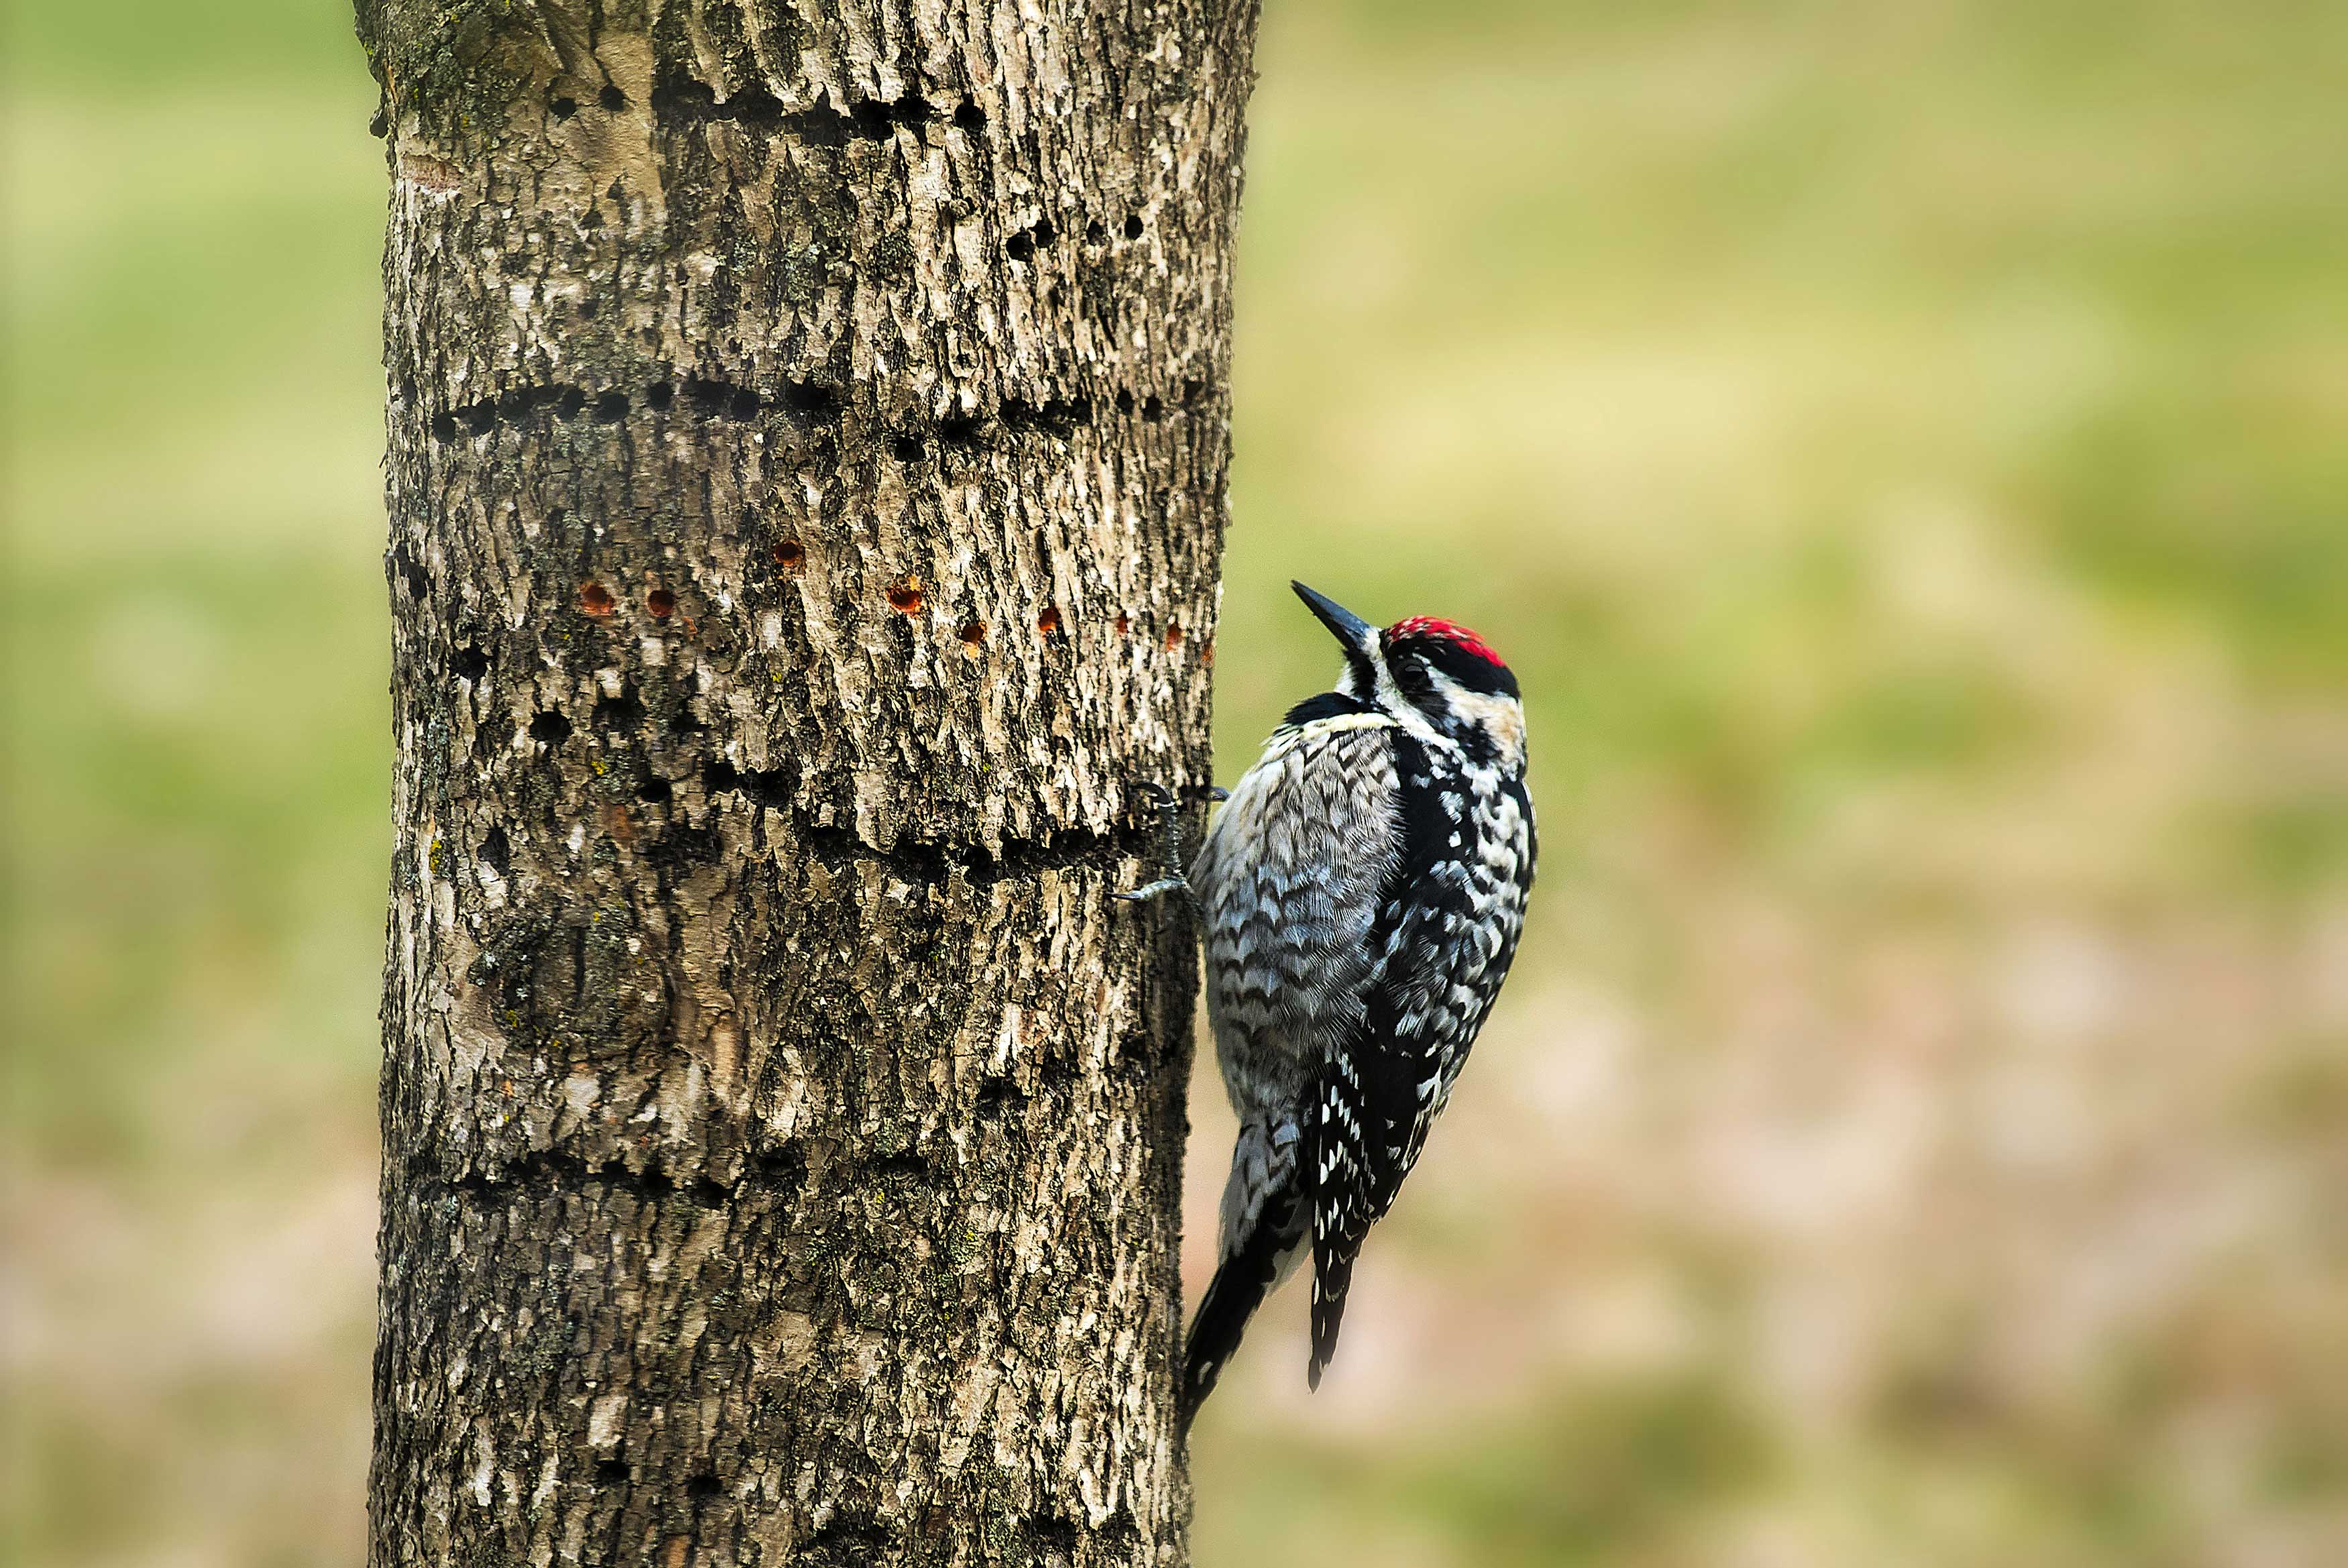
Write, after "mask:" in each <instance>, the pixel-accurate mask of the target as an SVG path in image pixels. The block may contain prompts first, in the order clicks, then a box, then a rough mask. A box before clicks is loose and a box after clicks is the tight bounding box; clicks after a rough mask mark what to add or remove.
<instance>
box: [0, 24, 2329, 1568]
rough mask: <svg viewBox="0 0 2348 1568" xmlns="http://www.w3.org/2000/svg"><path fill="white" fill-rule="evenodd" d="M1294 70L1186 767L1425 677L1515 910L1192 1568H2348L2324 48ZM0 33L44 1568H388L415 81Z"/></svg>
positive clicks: (315, 55)
mask: <svg viewBox="0 0 2348 1568" xmlns="http://www.w3.org/2000/svg"><path fill="white" fill-rule="evenodd" d="M1267 10H1268V12H1269V15H1267V16H1266V18H1265V23H1264V32H1263V40H1262V51H1261V56H1260V58H1261V64H1262V72H1263V77H1262V87H1261V89H1260V91H1259V94H1258V97H1257V100H1256V104H1255V108H1254V118H1253V126H1254V130H1253V135H1252V144H1251V153H1250V158H1251V166H1250V173H1249V185H1248V207H1247V213H1246V220H1245V223H1244V225H1243V234H1244V239H1243V248H1244V256H1243V262H1242V280H1243V282H1242V294H1241V343H1240V353H1239V370H1238V431H1237V439H1238V453H1239V456H1238V462H1237V468H1236V471H1235V475H1234V512H1235V528H1234V530H1233V533H1232V536H1231V552H1230V557H1229V562H1228V578H1227V589H1226V594H1225V601H1224V608H1225V619H1224V626H1223V633H1222V652H1223V655H1224V656H1223V657H1222V658H1221V660H1220V663H1219V667H1218V679H1219V682H1220V689H1219V697H1218V706H1219V720H1218V735H1217V742H1218V749H1219V754H1220V759H1221V760H1220V769H1221V771H1222V773H1223V774H1224V775H1225V776H1226V777H1227V778H1228V777H1229V776H1231V775H1233V774H1236V773H1237V772H1238V771H1239V770H1240V769H1241V767H1243V766H1244V765H1245V764H1246V762H1247V760H1248V758H1249V756H1250V755H1251V751H1252V748H1253V744H1254V743H1255V741H1256V739H1257V738H1258V737H1259V736H1260V735H1261V734H1262V733H1263V731H1264V730H1265V729H1266V728H1267V727H1268V726H1269V724H1270V723H1272V721H1273V719H1274V718H1275V717H1276V715H1277V713H1278V712H1279V711H1280V709H1281V708H1282V707H1283V706H1284V705H1285V704H1286V702H1289V701H1290V700H1292V698H1293V697H1294V696H1296V695H1298V694H1300V693H1302V692H1306V691H1309V690H1311V689H1313V687H1314V686H1315V685H1316V684H1318V683H1319V682H1322V681H1323V680H1324V679H1325V677H1326V676H1327V674H1328V673H1329V669H1328V666H1329V662H1330V661H1329V651H1328V649H1327V648H1326V646H1325V643H1324V640H1323V638H1322V636H1321V634H1320V633H1319V631H1318V630H1317V629H1316V628H1314V627H1313V624H1312V623H1311V622H1310V621H1309V620H1307V619H1306V618H1304V617H1303V616H1302V615H1301V614H1300V613H1298V611H1297V610H1296V609H1295V607H1294V605H1293V604H1292V601H1291V600H1289V599H1288V597H1287V594H1286V591H1285V587H1284V584H1285V581H1286V579H1288V578H1289V577H1291V576H1296V577H1302V578H1303V579H1306V580H1308V581H1311V582H1313V583H1314V584H1315V586H1317V587H1320V588H1322V589H1325V590H1327V591H1329V592H1331V593H1333V594H1334V595H1336V596H1337V597H1339V598H1340V599H1341V600H1344V602H1346V603H1348V604H1350V605H1352V606H1353V607H1354V608H1355V609H1357V610H1361V611H1362V612H1364V613H1365V614H1367V615H1370V616H1371V617H1372V618H1374V619H1378V620H1387V619H1392V618H1395V617H1397V616H1399V615H1402V614H1404V613H1409V612H1420V611H1425V612H1433V613H1442V614H1447V615H1450V616H1453V617H1455V618H1457V619H1460V620H1466V621H1468V622H1469V623H1470V624H1473V625H1476V626H1477V627H1478V629H1479V630H1482V631H1483V632H1484V633H1485V634H1486V635H1487V636H1488V638H1489V639H1490V640H1491V641H1493V642H1494V644H1495V645H1496V646H1498V647H1499V648H1500V649H1501V650H1502V651H1503V652H1505V653H1506V654H1508V655H1509V658H1510V660H1511V661H1512V663H1514V665H1515V666H1516V668H1517V669H1518V671H1519V673H1520V675H1521V676H1522V677H1523V679H1524V681H1525V683H1526V687H1527V690H1528V692H1529V694H1530V698H1531V707H1532V723H1533V726H1534V739H1535V747H1536V753H1535V781H1534V782H1535V793H1536V796H1537V798H1538V800H1539V802H1540V808H1541V811H1542V814H1543V818H1542V820H1543V829H1544V831H1543V848H1544V856H1545V858H1544V865H1543V878H1542V886H1541V889H1540V895H1539V897H1537V899H1536V902H1535V907H1534V915H1533V925H1532V927H1531V929H1530V931H1529V935H1528V939H1527V948H1526V950H1525V953H1524V956H1523V958H1521V959H1520V962H1519V975H1518V978H1517V979H1515V980H1514V981H1512V983H1511V986H1510V989H1509V993H1508V995H1507V996H1506V997H1505V998H1504V999H1503V1001H1502V1004H1501V1007H1500V1010H1499V1012H1498V1015H1497V1016H1496V1019H1495V1020H1494V1022H1493V1024H1492V1026H1491V1028H1490V1029H1489V1030H1488V1032H1487V1034H1486V1037H1485V1040H1484V1041H1483V1043H1482V1045H1481V1046H1480V1047H1479V1050H1478V1062H1477V1067H1476V1070H1475V1071H1472V1072H1470V1073H1469V1074H1468V1076H1467V1078H1466V1079H1465V1081H1463V1085H1462V1089H1461V1091H1460V1094H1459V1096H1458V1098H1457V1101H1456V1102H1455V1105H1454V1109H1453V1111H1452V1112H1451V1115H1450V1117H1449V1119H1448V1120H1447V1123H1446V1125H1445V1127H1444V1128H1443V1129H1442V1130H1441V1131H1440V1132H1438V1133H1437V1136H1436V1138H1435V1140H1434V1143H1433V1144H1432V1147H1431V1150H1430V1153H1429V1156H1428V1159H1427V1161H1426V1164H1425V1165H1424V1166H1423V1167H1422V1169H1421V1172H1420V1173H1419V1174H1418V1175H1417V1176H1416V1177H1415V1178H1414V1183H1413V1187H1412V1191H1411V1193H1410V1194H1409V1195H1408V1196H1407V1197H1406V1199H1405V1201H1404V1203H1403V1204H1402V1205H1401V1207H1400V1208H1399V1209H1398V1211H1397V1212H1396V1214H1395V1216H1394V1218H1393V1219H1392V1220H1391V1221H1390V1222H1389V1223H1388V1224H1387V1225H1385V1227H1383V1228H1382V1229H1381V1230H1380V1232H1379V1234H1378V1235H1377V1237H1376V1238H1375V1240H1374V1242H1373V1244H1372V1246H1371V1249H1370V1252H1369V1254H1368V1256H1367V1259H1366V1261H1365V1265H1364V1270H1363V1281H1364V1286H1365V1287H1364V1288H1363V1289H1362V1290H1361V1291H1359V1292H1357V1293H1356V1296H1355V1300H1354V1309H1353V1314H1352V1317H1351V1319H1350V1321H1349V1324H1348V1338H1347V1345H1346V1353H1345V1356H1344V1359H1343V1360H1342V1361H1341V1362H1340V1364H1339V1366H1338V1368H1336V1372H1335V1374H1334V1376H1333V1378H1332V1379H1331V1380H1330V1383H1329V1384H1328V1385H1327V1386H1326V1387H1324V1389H1323V1391H1322V1393H1321V1394H1319V1395H1318V1396H1315V1397H1314V1398H1313V1399H1310V1400H1307V1399H1306V1398H1305V1397H1304V1393H1303V1378H1302V1369H1303V1326H1302V1293H1301V1292H1291V1293H1290V1294H1289V1296H1287V1297H1283V1298H1282V1300H1281V1301H1280V1302H1278V1303H1277V1304H1276V1305H1275V1307H1274V1308H1273V1310H1272V1313H1271V1314H1270V1316H1269V1317H1268V1318H1267V1320H1266V1321H1265V1323H1264V1324H1263V1326H1262V1327H1261V1328H1260V1329H1259V1330H1258V1332H1257V1333H1256V1334H1255V1335H1254V1336H1253V1337H1251V1342H1250V1348H1249V1351H1248V1353H1247V1355H1246V1356H1245V1357H1244V1358H1242V1360H1241V1362H1240V1363H1239V1364H1237V1365H1236V1366H1235V1367H1234V1368H1233V1370H1232V1373H1231V1377H1230V1378H1227V1380H1226V1383H1225V1388H1224V1391H1223V1393H1222V1394H1221V1395H1220V1397H1219V1399H1217V1400H1216V1402H1215V1403H1214V1404H1213V1405H1212V1406H1210V1409H1209V1411H1208V1414H1207V1416H1206V1417H1205V1418H1204V1419H1203V1420H1202V1423H1201V1427H1200V1433H1199V1435H1198V1441H1197V1443H1196V1446H1195V1471H1196V1478H1197V1482H1198V1490H1199V1511H1198V1523H1197V1557H1198V1560H1199V1561H1200V1563H1210V1564H1224V1563H1231V1564H1237V1563H1269V1562H1282V1563H1288V1564H1291V1565H1292V1568H1318V1565H1322V1564H1330V1565H1335V1564H1360V1565H1364V1568H1385V1565H1393V1568H1403V1565H1420V1564H1428V1565H1437V1564H1442V1565H1447V1564H1484V1563H1490V1564H1503V1565H1515V1564H1546V1563H1561V1564H1583V1563H1588V1564H1608V1565H1631V1564H1639V1565H1657V1568H1663V1565H1677V1564H1694V1563H1730V1564H1738V1565H1744V1564H1750V1565H1753V1568H1778V1565H1781V1564H1782V1565H1786V1568H1806V1565H1808V1564H1828V1565H1841V1564H1851V1565H1869V1564H1883V1563H1898V1564H1918V1565H1927V1568H1929V1565H1940V1564H1949V1565H1957V1564H1964V1565H1974V1564H1982V1565H1988V1564H1997V1565H2007V1564H2014V1565H2025V1568H2028V1565H2037V1564H2048V1565H2068V1564H2080V1565H2091V1564H2096V1565H2100V1564H2110V1565H2113V1568H2122V1565H2126V1568H2137V1565H2155V1568H2157V1565H2164V1564H2177V1565H2180V1568H2181V1565H2186V1564H2229V1565H2230V1564H2242V1565H2246V1568H2296V1565H2299V1564H2306V1565H2309V1568H2315V1565H2318V1564H2331V1563H2341V1562H2348V1205H2343V1201H2342V1198H2343V1193H2348V109H2343V105H2348V7H2343V6H2341V5H2335V4H2330V3H2328V0H2233V3H2227V0H2138V3H2133V4H2130V3H2123V0H2039V3H2035V4H2032V3H2024V0H1809V3H1789V4H1785V5H1776V6H1768V7H1758V6H1749V5H1734V4H1728V3H1726V0H1667V3H1661V4H1654V5H1643V6H1636V7H1632V6H1622V5H1604V4H1599V3H1597V0H1458V3H1454V4H1449V5H1440V6H1437V5H1425V4H1417V3H1412V0H1271V3H1270V4H1269V5H1268V6H1267ZM8 28H9V36H10V39H11V43H10V46H9V48H8V50H7V51H6V63H5V67H0V68H4V69H5V88H6V105H5V116H6V119H5V125H6V142H7V146H6V158H7V176H6V190H5V202H6V215H7V224H6V228H7V234H6V241H5V242H6V246H7V254H8V279H7V307H6V308H7V320H6V333H7V369H6V391H5V397H6V425H7V432H8V442H9V451H8V456H7V462H6V473H5V485H6V487H7V492H6V493H7V505H8V513H9V519H10V522H11V525H12V526H11V529H10V533H11V539H10V546H9V548H10V562H9V571H8V574H7V581H6V585H5V593H6V600H7V608H8V628H9V633H8V634H9V637H10V639H11V642H12V647H11V657H10V658H9V659H8V661H7V671H6V680H7V683H8V700H9V704H10V729H11V744H10V747H9V753H10V756H9V787H8V796H9V815H10V823H11V829H10V835H9V846H8V850H9V856H10V882H11V892H10V900H9V908H8V919H9V942H8V948H9V954H8V964H9V971H10V990H11V994H12V997H13V999H14V1003H15V1007H14V1011H15V1027H14V1028H13V1029H12V1030H10V1037H11V1043H10V1048H9V1091H10V1092H9V1097H8V1098H9V1105H8V1112H7V1114H8V1139H7V1147H6V1151H5V1154H4V1155H0V1160H5V1167H0V1168H5V1176H6V1198H5V1223H6V1229H7V1237H8V1250H9V1255H10V1260H11V1261H10V1265H9V1271H8V1274H9V1280H8V1289H9V1295H10V1300H9V1304H8V1307H7V1313H8V1317H9V1320H10V1331H9V1335H8V1340H7V1358H8V1362H7V1364H8V1373H7V1376H8V1381H9V1384H10V1392H9V1405H10V1416H9V1423H10V1427H11V1449H12V1457H11V1460H10V1462H9V1464H8V1467H7V1468H8V1471H9V1481H8V1491H9V1501H10V1512H11V1515H12V1518H11V1522H10V1549H9V1550H10V1556H11V1557H12V1558H13V1559H14V1560H18V1561H27V1562H41V1563H73V1564H80V1563H90V1564H98V1563H106V1564H114V1563H123V1564H129V1563H172V1564H211V1563H219V1564H236V1565H243V1564H263V1565H274V1564H286V1565H292V1564H307V1563H355V1562H356V1561H358V1559H359V1556H360V1554H361V1532H362V1525H361V1519H360V1511H361V1506H362V1494H363V1487H364V1470H365V1460H366V1379H367V1349H368V1345H369V1340H370V1332H371V1330H370V1314H371V1309H372V1291H373V1262H372V1255H371V1237H372V1227H373V1219H374V1168H373V1159H374V1142H373V1140H374V1108H373V1100H372V1093H373V1073H374V1067H375V1023H374V1013H375V992H376V967H377V963H378V958H379V936H380V931H381V901H382V894H383V886H384V876H385V856H386V845H387V843H388V834H387V830H386V822H385V812H386V776H387V774H386V770H387V765H388V762H389V756H388V740H387V736H386V722H385V713H386V704H385V699H384V695H383V692H384V684H385V680H386V653H385V644H386V636H385V625H384V621H385V610H384V602H385V601H384V595H383V587H382V575H381V569H380V566H379V562H378V552H379V550H380V548H381V536H382V522H381V515H380V507H379V499H378V487H377V485H378V482H377V470H376V456H377V452H378V448H379V445H380V429H381V424H380V416H379V411H378V410H379V397H380V385H379V379H378V374H377V371H376V364H377V347H376V246H377V241H378V236H379V225H380V214H381V209H382V194H383V174H382V167H381V161H380V150H379V148H378V145H377V144H376V143H375V142H373V141H371V140H369V139H368V138H367V137H366V133H365V126H366V119H367V116H368V114H369V112H370V111H371V109H372V107H373V94H372V88H371V86H370V84H369V83H368V82H367V80H366V75H365V72H364V70H363V68H362V67H361V64H360V60H359V56H358V51H357V49H356V46H355V45H354V44H353V43H352V42H351V39H350V36H349V28H348V25H347V21H346V18H345V15H344V13H343V12H342V10H341V9H340V7H338V6H336V5H332V4H329V3H327V0H217V3H215V4H211V5H204V6H201V7H199V6H189V5H166V4H163V3H161V0H109V3H104V4H91V5H77V6H65V5H36V4H29V3H27V0H17V4H15V6H14V7H13V9H12V12H11V15H10V16H9V20H8ZM1194 1103H1195V1109H1194V1116H1195V1120H1196V1121H1197V1122H1198V1125H1199V1142H1198V1143H1197V1144H1196V1145H1195V1146H1194V1152H1193V1153H1194V1157H1193V1160H1192V1171H1191V1188H1192V1191H1191V1194H1190V1196H1191V1207H1190V1216H1191V1222H1190V1229H1191V1232H1192V1235H1191V1246H1190V1254H1189V1265H1190V1266H1191V1269H1192V1272H1193V1276H1194V1277H1196V1276H1197V1271H1198V1270H1199V1269H1200V1268H1202V1267H1203V1266H1204V1265H1205V1263H1206V1262H1207V1259H1208V1257H1209V1251H1210V1245H1211V1243H1210V1239H1209V1237H1210V1228H1211V1221H1210V1215H1211V1212H1212V1194H1213V1191H1214V1188H1215V1186H1216V1184H1217V1183H1218V1181H1219V1179H1220V1163H1221V1160H1222V1150H1223V1148H1224V1147H1225V1146H1226V1145H1225V1144H1224V1143H1223V1142H1222V1140H1223V1138H1224V1137H1225V1135H1226V1133H1227V1131H1228V1125H1229V1124H1228V1121H1227V1119H1226V1118H1225V1116H1224V1113H1223V1112H1222V1109H1221V1102H1220V1091H1219V1089H1218V1087H1217V1086H1215V1085H1214V1084H1213V1083H1212V1081H1211V1080H1210V1079H1207V1078H1202V1079H1201V1081H1200V1084H1199V1086H1198V1093H1197V1095H1196V1096H1195V1102H1194Z"/></svg>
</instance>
